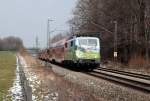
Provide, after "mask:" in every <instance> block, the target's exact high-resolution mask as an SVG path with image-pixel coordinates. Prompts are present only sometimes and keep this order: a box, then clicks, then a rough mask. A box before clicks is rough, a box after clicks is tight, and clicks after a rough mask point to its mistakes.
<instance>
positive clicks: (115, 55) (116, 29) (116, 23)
mask: <svg viewBox="0 0 150 101" xmlns="http://www.w3.org/2000/svg"><path fill="white" fill-rule="evenodd" d="M114 24H115V32H114V62H117V55H118V52H117V51H118V50H117V48H118V47H117V40H118V39H117V32H118V22H117V21H114Z"/></svg>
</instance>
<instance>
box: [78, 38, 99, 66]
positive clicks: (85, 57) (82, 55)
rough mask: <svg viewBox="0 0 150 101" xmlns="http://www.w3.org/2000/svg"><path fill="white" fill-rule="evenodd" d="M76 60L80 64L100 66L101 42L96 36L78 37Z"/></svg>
mask: <svg viewBox="0 0 150 101" xmlns="http://www.w3.org/2000/svg"><path fill="white" fill-rule="evenodd" d="M75 45H76V51H75V55H76V60H77V63H78V64H86V65H93V66H98V65H99V64H100V42H99V39H98V38H96V37H77V38H76V41H75Z"/></svg>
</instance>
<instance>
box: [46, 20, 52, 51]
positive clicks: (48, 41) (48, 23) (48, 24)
mask: <svg viewBox="0 0 150 101" xmlns="http://www.w3.org/2000/svg"><path fill="white" fill-rule="evenodd" d="M50 21H53V20H51V19H49V18H48V21H47V48H49V47H50Z"/></svg>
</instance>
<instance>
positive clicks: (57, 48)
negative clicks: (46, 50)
mask: <svg viewBox="0 0 150 101" xmlns="http://www.w3.org/2000/svg"><path fill="white" fill-rule="evenodd" d="M66 41H67V39H63V40H60V41H58V42H56V43H54V44H52V46H51V47H50V53H51V61H52V62H58V63H62V62H63V61H64V56H65V55H64V54H65V43H66Z"/></svg>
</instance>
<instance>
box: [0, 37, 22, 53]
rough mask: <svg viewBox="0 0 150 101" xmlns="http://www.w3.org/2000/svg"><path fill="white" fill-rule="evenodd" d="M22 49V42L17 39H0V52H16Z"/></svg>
mask: <svg viewBox="0 0 150 101" xmlns="http://www.w3.org/2000/svg"><path fill="white" fill-rule="evenodd" d="M20 48H23V42H22V40H21V39H20V38H18V37H13V36H9V37H6V38H0V51H9V50H10V51H17V50H19V49H20Z"/></svg>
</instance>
